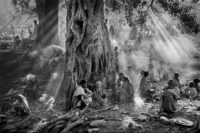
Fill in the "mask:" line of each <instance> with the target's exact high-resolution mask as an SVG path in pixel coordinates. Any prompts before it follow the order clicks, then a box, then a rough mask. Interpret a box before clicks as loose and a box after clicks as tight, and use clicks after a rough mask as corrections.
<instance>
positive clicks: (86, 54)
mask: <svg viewBox="0 0 200 133" xmlns="http://www.w3.org/2000/svg"><path fill="white" fill-rule="evenodd" d="M67 9H68V11H67V34H66V59H65V63H66V66H65V73H64V81H63V83H62V86H61V89H62V88H64V90H65V109H66V111H69V110H70V109H71V107H72V96H73V92H74V90H75V87H76V82H79V81H80V80H82V79H84V80H86V81H88V80H89V78H90V76H91V74H92V73H93V72H94V73H104V74H105V75H107V74H108V72H109V71H111V70H112V69H113V68H114V66H113V64H114V63H112V58H113V56H112V55H113V52H112V51H113V49H112V48H111V45H110V41H109V35H108V30H107V27H106V24H105V21H104V2H103V0H69V5H68V8H67Z"/></svg>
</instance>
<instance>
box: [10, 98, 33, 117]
mask: <svg viewBox="0 0 200 133" xmlns="http://www.w3.org/2000/svg"><path fill="white" fill-rule="evenodd" d="M13 112H14V113H15V115H16V116H19V117H25V116H28V115H29V114H30V112H31V111H30V108H29V105H28V102H27V100H26V97H24V96H23V95H21V94H19V95H17V97H16V101H15V102H14V103H13Z"/></svg>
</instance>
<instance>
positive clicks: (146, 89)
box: [139, 71, 150, 98]
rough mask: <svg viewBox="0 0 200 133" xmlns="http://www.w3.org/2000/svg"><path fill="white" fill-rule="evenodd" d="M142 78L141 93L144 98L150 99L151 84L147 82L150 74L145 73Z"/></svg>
mask: <svg viewBox="0 0 200 133" xmlns="http://www.w3.org/2000/svg"><path fill="white" fill-rule="evenodd" d="M142 74H143V75H142V78H141V80H140V85H139V93H140V96H141V97H142V98H148V97H149V95H150V94H149V90H150V83H149V81H148V80H147V78H148V75H149V72H147V71H145V72H143V73H142Z"/></svg>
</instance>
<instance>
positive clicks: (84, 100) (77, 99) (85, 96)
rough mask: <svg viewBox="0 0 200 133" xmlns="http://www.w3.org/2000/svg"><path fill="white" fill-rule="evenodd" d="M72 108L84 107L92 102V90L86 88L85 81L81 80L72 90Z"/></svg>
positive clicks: (81, 108)
mask: <svg viewBox="0 0 200 133" xmlns="http://www.w3.org/2000/svg"><path fill="white" fill-rule="evenodd" d="M72 100H73V108H74V109H80V110H83V109H86V108H88V106H89V105H90V103H91V102H92V92H91V91H90V90H89V89H88V88H87V82H86V81H85V80H81V81H80V83H79V86H78V87H77V88H76V90H75V91H74V95H73V99H72Z"/></svg>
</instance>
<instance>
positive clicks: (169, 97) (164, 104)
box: [160, 80, 180, 114]
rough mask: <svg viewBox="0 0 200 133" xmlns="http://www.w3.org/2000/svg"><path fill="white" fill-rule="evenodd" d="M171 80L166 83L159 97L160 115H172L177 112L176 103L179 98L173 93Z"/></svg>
mask: <svg viewBox="0 0 200 133" xmlns="http://www.w3.org/2000/svg"><path fill="white" fill-rule="evenodd" d="M173 89H174V84H173V80H170V81H169V82H168V86H167V87H165V89H164V92H163V93H162V94H161V97H160V113H167V114H173V113H175V112H177V108H176V102H177V100H178V99H179V98H180V97H179V96H178V95H177V94H176V93H175V92H174V91H173Z"/></svg>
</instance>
